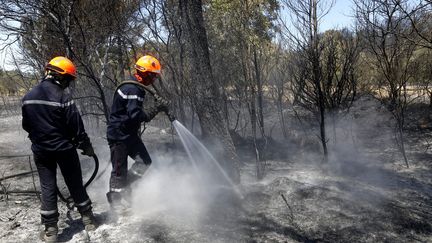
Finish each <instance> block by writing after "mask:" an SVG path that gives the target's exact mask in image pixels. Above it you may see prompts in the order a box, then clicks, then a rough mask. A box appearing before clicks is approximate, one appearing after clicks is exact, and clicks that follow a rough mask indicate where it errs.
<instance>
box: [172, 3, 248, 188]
mask: <svg viewBox="0 0 432 243" xmlns="http://www.w3.org/2000/svg"><path fill="white" fill-rule="evenodd" d="M179 10H180V15H181V18H182V21H181V23H182V24H183V26H184V30H185V38H186V43H187V44H186V46H187V51H188V54H189V58H190V62H191V63H190V66H189V67H190V72H191V73H190V74H191V79H192V84H193V87H194V88H195V92H192V94H193V96H195V97H194V103H195V106H196V112H197V115H198V118H199V120H200V124H201V129H202V134H203V137H204V138H205V139H206V140H208V141H210V142H211V143H215V144H218V145H219V146H220V147H221V148H222V149H223V151H222V152H223V154H224V156H223V159H224V160H225V162H226V163H224V164H225V165H226V166H225V167H228V168H227V169H228V173H229V174H230V176H231V178H232V179H233V180H234V181H235V182H239V181H240V175H239V161H238V157H237V153H236V150H235V147H234V144H233V141H232V139H231V136H230V134H229V132H228V127H227V124H226V123H225V119H224V118H223V115H222V113H221V111H222V108H223V107H222V103H221V101H222V99H221V92H220V89H219V86H218V84H217V82H215V80H214V79H213V74H212V68H211V65H210V53H209V46H208V40H207V33H206V29H205V26H204V18H203V12H202V2H201V0H180V1H179Z"/></svg>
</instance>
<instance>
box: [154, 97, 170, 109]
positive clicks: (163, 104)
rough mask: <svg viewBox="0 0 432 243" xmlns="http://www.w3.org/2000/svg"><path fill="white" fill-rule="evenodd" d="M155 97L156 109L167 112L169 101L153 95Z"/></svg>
mask: <svg viewBox="0 0 432 243" xmlns="http://www.w3.org/2000/svg"><path fill="white" fill-rule="evenodd" d="M155 99H156V108H157V109H158V111H163V112H168V107H169V105H170V103H169V101H167V100H165V99H164V98H162V97H160V96H159V95H155Z"/></svg>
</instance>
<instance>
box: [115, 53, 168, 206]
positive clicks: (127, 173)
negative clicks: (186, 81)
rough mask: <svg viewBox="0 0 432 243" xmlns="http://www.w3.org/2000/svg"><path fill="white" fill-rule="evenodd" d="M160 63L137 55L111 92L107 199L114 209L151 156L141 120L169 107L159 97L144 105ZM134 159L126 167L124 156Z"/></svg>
mask: <svg viewBox="0 0 432 243" xmlns="http://www.w3.org/2000/svg"><path fill="white" fill-rule="evenodd" d="M160 73H161V65H160V63H159V61H158V60H157V59H156V58H155V57H153V56H150V55H146V56H143V57H141V58H139V59H138V61H137V62H136V64H135V74H134V77H133V78H132V79H131V80H127V81H125V82H123V83H122V84H121V85H120V86H119V87H118V88H117V89H116V92H115V93H114V98H113V104H112V107H111V114H110V117H109V122H108V127H107V139H108V143H109V146H110V151H111V163H112V172H111V178H110V184H109V192H108V193H107V199H108V202H109V203H110V205H111V206H112V207H113V208H114V209H116V208H117V209H118V208H119V207H121V205H122V203H121V202H122V199H126V200H128V199H130V193H131V190H130V184H131V183H132V182H134V181H135V180H137V179H139V178H141V177H142V176H143V175H144V173H145V172H146V170H147V169H148V168H149V166H150V164H151V163H152V160H151V158H150V155H149V154H148V152H147V149H146V147H145V146H144V143H143V142H142V140H141V137H140V136H139V132H138V131H139V128H140V126H141V123H142V122H149V121H151V120H152V119H153V118H154V117H155V116H156V115H157V114H158V113H159V112H161V111H167V110H168V108H167V107H168V102H167V101H165V100H163V99H162V98H160V97H158V99H157V100H156V105H155V106H154V107H148V108H146V109H143V101H144V96H145V94H146V91H145V88H143V87H142V85H144V86H148V85H151V84H153V83H154V82H155V80H156V79H157V78H158V77H159V75H160ZM128 156H130V157H131V158H132V159H133V160H134V161H135V163H134V164H133V165H132V167H131V168H130V169H129V170H128V165H127V159H128Z"/></svg>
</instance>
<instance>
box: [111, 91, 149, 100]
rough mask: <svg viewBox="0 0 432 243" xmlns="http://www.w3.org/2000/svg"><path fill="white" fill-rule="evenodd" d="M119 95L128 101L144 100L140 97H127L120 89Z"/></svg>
mask: <svg viewBox="0 0 432 243" xmlns="http://www.w3.org/2000/svg"><path fill="white" fill-rule="evenodd" d="M117 93H118V94H119V95H120V96H121V97H122V98H123V99H127V100H139V101H143V100H144V98H141V97H139V96H138V95H125V94H124V93H123V92H122V91H121V90H120V89H118V90H117Z"/></svg>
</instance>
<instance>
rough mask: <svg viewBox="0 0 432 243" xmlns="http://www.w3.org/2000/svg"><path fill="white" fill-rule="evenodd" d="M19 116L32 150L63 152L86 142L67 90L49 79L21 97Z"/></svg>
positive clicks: (87, 139) (75, 108)
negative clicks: (27, 134) (20, 113)
mask: <svg viewBox="0 0 432 243" xmlns="http://www.w3.org/2000/svg"><path fill="white" fill-rule="evenodd" d="M22 118H23V119H22V127H23V128H24V130H26V131H27V132H28V133H29V138H30V140H31V142H32V150H33V152H42V151H64V150H69V149H72V148H76V147H78V148H80V147H81V146H83V145H84V144H85V143H89V142H90V140H89V138H88V136H87V133H86V132H85V130H84V125H83V121H82V119H81V116H80V114H79V112H78V109H77V107H76V106H75V104H74V102H73V100H72V98H71V95H70V93H69V92H68V90H67V89H66V90H64V89H62V88H61V87H60V86H59V85H58V84H56V83H55V80H53V79H45V80H42V82H40V83H39V84H38V85H37V86H35V87H34V88H33V89H32V90H30V92H28V93H27V94H26V95H25V96H24V98H23V99H22Z"/></svg>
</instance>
